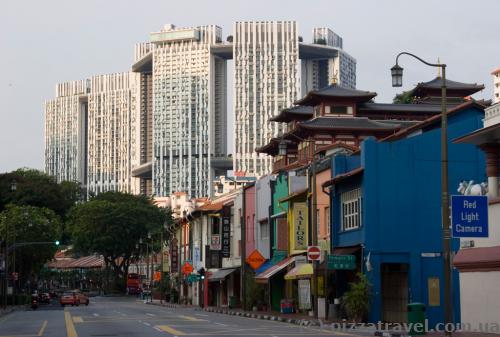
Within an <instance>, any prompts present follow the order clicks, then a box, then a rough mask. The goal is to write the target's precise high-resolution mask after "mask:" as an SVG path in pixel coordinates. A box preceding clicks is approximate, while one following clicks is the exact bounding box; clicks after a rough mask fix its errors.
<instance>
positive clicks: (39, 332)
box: [38, 321, 47, 336]
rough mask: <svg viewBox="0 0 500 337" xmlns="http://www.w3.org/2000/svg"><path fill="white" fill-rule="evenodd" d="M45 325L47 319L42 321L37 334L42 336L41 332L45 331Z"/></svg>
mask: <svg viewBox="0 0 500 337" xmlns="http://www.w3.org/2000/svg"><path fill="white" fill-rule="evenodd" d="M46 327H47V321H43V324H42V327H41V328H40V330H39V331H38V336H43V333H44V332H45V328H46Z"/></svg>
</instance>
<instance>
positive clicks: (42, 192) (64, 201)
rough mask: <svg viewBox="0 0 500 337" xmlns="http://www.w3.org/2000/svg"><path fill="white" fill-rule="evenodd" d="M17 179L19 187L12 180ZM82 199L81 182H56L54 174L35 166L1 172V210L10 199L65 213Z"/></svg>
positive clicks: (13, 201) (17, 202)
mask: <svg viewBox="0 0 500 337" xmlns="http://www.w3.org/2000/svg"><path fill="white" fill-rule="evenodd" d="M13 181H15V182H16V190H15V191H12V190H11V183H12V182H13ZM81 199H82V193H81V188H80V186H79V184H78V183H77V182H69V181H68V182H63V183H61V184H58V183H56V181H55V180H54V178H52V177H51V176H49V175H47V174H45V173H43V172H41V171H38V170H33V169H27V168H23V169H18V170H16V171H13V172H10V173H4V174H0V211H2V210H3V209H4V208H5V207H6V206H7V205H8V204H9V203H12V204H16V205H31V206H36V207H42V208H43V207H45V208H48V209H51V210H53V211H54V212H56V213H57V214H58V215H60V216H64V215H65V214H66V213H67V212H68V210H69V209H70V208H71V207H72V206H73V205H74V204H75V202H77V201H79V200H81Z"/></svg>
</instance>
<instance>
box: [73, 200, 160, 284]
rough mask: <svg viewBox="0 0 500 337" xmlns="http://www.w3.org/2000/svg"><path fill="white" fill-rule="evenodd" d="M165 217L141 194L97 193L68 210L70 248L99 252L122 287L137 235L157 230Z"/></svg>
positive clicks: (133, 256)
mask: <svg viewBox="0 0 500 337" xmlns="http://www.w3.org/2000/svg"><path fill="white" fill-rule="evenodd" d="M165 218H166V214H165V212H164V211H163V210H162V209H160V208H158V207H157V206H156V205H154V204H153V202H152V200H151V199H148V198H146V197H144V196H135V195H131V194H125V193H120V192H106V193H102V194H99V195H98V196H96V197H94V198H92V199H91V200H90V201H88V202H86V203H82V204H78V205H76V206H75V207H74V208H73V209H72V210H71V212H70V223H71V234H72V237H73V243H74V249H75V251H77V252H80V253H84V254H93V253H98V254H101V255H102V256H103V257H104V261H105V263H106V266H107V267H108V266H109V267H111V269H112V270H113V272H114V277H115V278H114V279H115V284H114V286H115V289H118V290H124V289H125V279H126V278H125V276H126V275H127V273H128V267H129V265H130V263H131V262H132V261H133V259H134V258H137V257H138V254H139V250H138V248H136V247H137V245H138V243H139V240H140V238H141V237H142V238H145V237H146V236H147V233H148V232H159V231H160V230H161V228H162V226H163V222H164V221H165Z"/></svg>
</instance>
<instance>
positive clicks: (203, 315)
mask: <svg viewBox="0 0 500 337" xmlns="http://www.w3.org/2000/svg"><path fill="white" fill-rule="evenodd" d="M194 315H195V316H201V317H208V315H205V314H194Z"/></svg>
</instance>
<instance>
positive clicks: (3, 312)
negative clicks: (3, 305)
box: [0, 306, 24, 317]
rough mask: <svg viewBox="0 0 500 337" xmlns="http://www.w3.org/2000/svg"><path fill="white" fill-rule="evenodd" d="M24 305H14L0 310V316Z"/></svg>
mask: <svg viewBox="0 0 500 337" xmlns="http://www.w3.org/2000/svg"><path fill="white" fill-rule="evenodd" d="M23 307H24V306H15V307H7V309H5V310H0V317H3V316H6V315H8V314H10V313H11V312H13V311H16V310H18V309H19V308H23Z"/></svg>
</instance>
